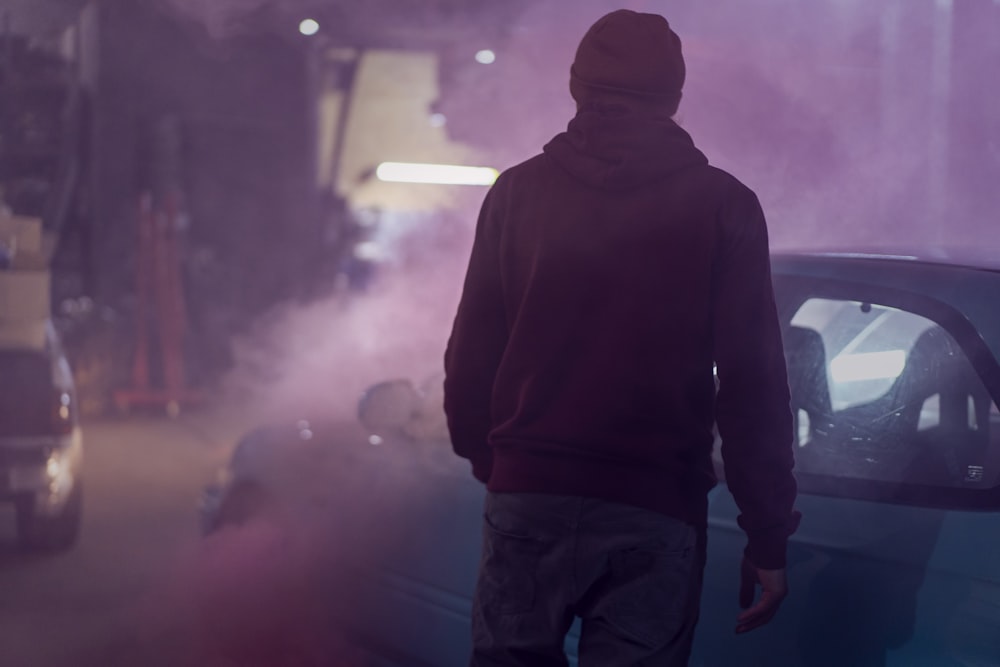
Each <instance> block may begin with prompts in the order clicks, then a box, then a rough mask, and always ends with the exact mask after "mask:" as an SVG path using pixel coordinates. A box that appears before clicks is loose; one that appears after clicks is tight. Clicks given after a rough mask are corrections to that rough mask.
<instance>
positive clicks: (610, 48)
mask: <svg viewBox="0 0 1000 667" xmlns="http://www.w3.org/2000/svg"><path fill="white" fill-rule="evenodd" d="M684 75H685V68H684V56H683V55H682V54H681V40H680V37H678V36H677V34H676V33H675V32H674V31H673V30H671V29H670V24H669V23H668V22H667V19H665V18H663V17H662V16H660V15H659V14H643V13H639V12H634V11H632V10H630V9H619V10H617V11H614V12H611V13H610V14H607V15H605V16H603V17H601V18H600V19H598V20H597V22H596V23H594V25H592V26H591V27H590V29H589V30H588V31H587V34H585V35H584V36H583V39H582V40H581V41H580V46H579V47H577V50H576V58H575V60H574V62H573V66H572V67H571V68H570V84H571V85H570V90H571V91H572V92H573V96H574V97H577V93H576V87H577V86H581V85H582V86H585V87H587V88H591V89H597V90H607V91H612V92H617V93H625V94H629V95H637V96H640V97H651V98H655V97H664V98H678V99H679V97H680V92H681V88H683V87H684ZM578 101H579V100H578Z"/></svg>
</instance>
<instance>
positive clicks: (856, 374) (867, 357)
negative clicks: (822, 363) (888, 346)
mask: <svg viewBox="0 0 1000 667" xmlns="http://www.w3.org/2000/svg"><path fill="white" fill-rule="evenodd" d="M904 366H906V351H905V350H887V351H885V352H866V353H863V354H842V355H840V356H838V357H836V358H834V360H833V361H831V362H830V376H831V377H832V378H833V381H834V382H836V383H842V382H858V381H860V380H891V379H894V378H898V377H899V375H900V374H901V373H902V372H903V367H904Z"/></svg>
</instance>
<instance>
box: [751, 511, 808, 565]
mask: <svg viewBox="0 0 1000 667" xmlns="http://www.w3.org/2000/svg"><path fill="white" fill-rule="evenodd" d="M801 520H802V513H801V512H792V515H791V516H790V517H789V519H788V522H787V523H785V524H784V525H780V526H774V527H773V528H767V529H764V530H755V531H753V532H750V533H747V547H746V550H745V551H744V552H743V555H744V556H746V558H747V560H749V561H750V562H751V563H753V565H754V567H758V568H760V569H762V570H781V569H784V567H785V566H786V564H787V562H786V553H787V551H788V538H789V537H790V536H791V535H792V533H794V532H795V531H796V530H797V529H798V527H799V521H801Z"/></svg>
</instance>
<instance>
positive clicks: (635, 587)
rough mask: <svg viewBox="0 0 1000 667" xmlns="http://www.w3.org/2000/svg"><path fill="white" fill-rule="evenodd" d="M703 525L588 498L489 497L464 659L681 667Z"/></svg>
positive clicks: (536, 666) (693, 609)
mask: <svg viewBox="0 0 1000 667" xmlns="http://www.w3.org/2000/svg"><path fill="white" fill-rule="evenodd" d="M699 535H701V536H703V535H704V531H699V530H696V528H695V527H694V526H691V525H688V524H686V523H683V522H681V521H678V520H676V519H672V518H670V517H667V516H664V515H661V514H658V513H656V512H652V511H649V510H644V509H640V508H637V507H631V506H628V505H620V504H616V503H610V502H606V501H603V500H597V499H592V498H579V497H575V496H554V495H541V494H521V493H489V494H487V496H486V507H485V510H484V513H483V554H482V560H481V562H480V566H479V581H478V583H477V585H476V593H475V597H474V599H473V605H472V639H473V655H472V660H471V663H470V664H471V665H472V666H473V667H493V666H498V665H504V666H507V665H526V666H527V665H531V666H532V667H541V666H544V665H552V666H556V665H566V664H567V660H566V656H565V654H564V652H563V642H564V639H565V635H566V632H567V631H568V630H569V627H570V625H571V623H572V621H573V618H574V616H579V617H580V618H581V620H582V626H581V634H580V646H579V664H580V667H617V666H619V665H622V666H624V665H656V666H657V667H659V666H664V667H674V666H675V665H678V666H680V665H687V662H688V657H689V655H690V653H691V641H692V638H693V635H694V627H695V624H696V623H697V620H698V603H699V599H700V596H701V577H702V570H703V568H704V540H703V539H699Z"/></svg>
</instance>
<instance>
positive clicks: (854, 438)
mask: <svg viewBox="0 0 1000 667" xmlns="http://www.w3.org/2000/svg"><path fill="white" fill-rule="evenodd" d="M785 350H786V355H787V361H788V375H789V387H790V389H791V393H792V410H793V413H794V416H795V441H796V444H797V445H798V447H797V455H796V459H797V468H798V469H799V471H801V472H809V473H816V474H826V475H834V476H837V477H853V478H859V479H871V480H883V481H898V482H907V483H912V484H924V485H941V486H959V487H976V486H993V485H994V484H995V482H996V481H997V476H998V475H997V472H998V470H997V465H996V461H995V460H994V459H995V458H996V457H997V450H998V449H1000V434H998V431H1000V411H998V410H997V407H996V405H994V404H993V401H992V400H991V398H990V396H989V393H988V392H987V390H986V388H985V387H984V386H983V383H982V381H981V380H980V378H979V376H978V375H977V373H976V371H975V369H974V368H973V366H972V364H971V363H970V362H969V360H968V358H967V357H966V355H965V353H964V352H963V350H962V349H961V347H960V346H959V345H958V343H957V342H956V341H955V339H954V338H953V337H952V336H951V335H950V334H949V333H948V332H947V331H946V330H945V329H943V328H942V327H941V326H940V325H938V324H937V323H936V322H934V321H932V320H930V319H927V318H925V317H922V316H920V315H916V314H914V313H910V312H906V311H904V310H899V309H897V308H892V307H888V306H884V305H879V304H874V303H866V302H861V301H848V300H837V299H820V298H813V299H809V300H807V301H806V302H805V303H804V304H803V305H802V306H801V307H800V308H799V309H798V311H797V312H796V313H795V315H794V317H793V318H792V320H791V326H790V327H788V328H787V330H786V331H785Z"/></svg>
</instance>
